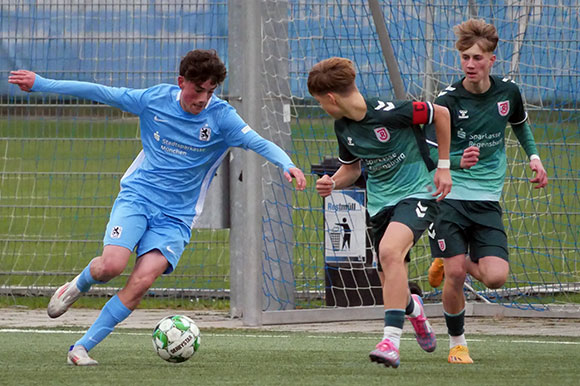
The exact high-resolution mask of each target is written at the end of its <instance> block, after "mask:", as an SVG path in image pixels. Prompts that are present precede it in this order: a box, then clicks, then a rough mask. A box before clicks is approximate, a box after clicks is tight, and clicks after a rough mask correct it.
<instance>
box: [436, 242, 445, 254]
mask: <svg viewBox="0 0 580 386" xmlns="http://www.w3.org/2000/svg"><path fill="white" fill-rule="evenodd" d="M437 244H439V249H440V250H441V252H443V251H444V250H445V249H446V248H447V246H446V245H445V239H439V240H437Z"/></svg>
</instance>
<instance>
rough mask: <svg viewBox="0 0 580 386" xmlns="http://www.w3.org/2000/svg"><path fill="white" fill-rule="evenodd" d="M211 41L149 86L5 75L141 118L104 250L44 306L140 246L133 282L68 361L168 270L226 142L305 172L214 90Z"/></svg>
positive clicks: (61, 305)
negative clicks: (172, 78)
mask: <svg viewBox="0 0 580 386" xmlns="http://www.w3.org/2000/svg"><path fill="white" fill-rule="evenodd" d="M226 73H227V71H226V67H225V65H224V64H223V62H222V61H221V60H220V58H219V57H218V55H217V53H216V52H215V51H214V50H194V51H190V52H188V53H187V55H186V56H185V57H184V58H183V60H182V61H181V63H180V67H179V77H178V78H177V82H178V86H175V85H170V84H160V85H157V86H153V87H150V88H147V89H130V88H115V87H107V86H103V85H99V84H94V83H87V82H76V81H59V80H50V79H45V78H42V77H40V76H39V75H36V74H35V73H34V72H31V71H26V70H18V71H12V72H11V75H10V76H9V80H8V81H9V82H10V83H12V84H15V85H17V86H19V87H20V89H21V90H23V91H39V92H47V93H58V94H68V95H73V96H76V97H80V98H85V99H90V100H93V101H96V102H100V103H105V104H108V105H111V106H114V107H118V108H120V109H122V110H124V111H128V112H130V113H133V114H135V115H137V116H139V118H140V125H141V142H142V144H143V150H142V151H141V152H140V153H139V155H138V156H137V158H136V159H135V160H134V161H133V163H132V164H131V166H130V167H129V169H127V171H126V172H125V175H124V176H123V178H122V179H121V191H120V192H119V195H118V196H117V199H116V200H115V204H114V205H113V209H112V210H111V215H110V219H109V223H108V224H107V229H106V233H105V238H104V248H103V253H102V255H101V256H98V257H96V258H94V259H93V260H92V261H91V262H90V263H89V264H88V265H87V267H86V268H85V269H84V270H83V271H82V272H81V273H80V274H79V275H78V276H77V277H75V278H74V279H73V280H72V281H70V282H68V283H66V284H64V285H63V286H62V287H60V288H59V289H58V290H57V291H56V292H55V293H54V295H53V296H52V298H51V300H50V303H49V305H48V315H49V316H50V317H51V318H57V317H59V316H61V315H62V314H64V313H65V312H66V311H67V310H68V308H69V307H70V306H71V305H72V304H73V303H74V302H75V301H76V300H77V299H79V297H80V296H81V295H82V294H83V293H85V292H87V291H88V290H89V289H90V288H91V286H92V285H93V284H101V283H105V282H108V281H109V280H111V279H113V278H114V277H116V276H118V275H120V274H121V273H122V272H123V270H124V269H125V267H126V265H127V263H128V262H129V258H130V256H131V253H132V251H133V250H134V249H135V247H136V255H137V261H136V263H135V266H134V268H133V272H132V273H131V275H130V277H129V279H128V281H127V284H126V285H125V287H123V288H122V289H121V290H120V291H119V292H118V293H117V294H116V295H115V296H114V297H113V298H111V299H110V300H109V301H108V302H107V303H106V304H105V306H104V307H103V309H102V311H101V313H100V314H99V316H98V318H97V320H96V321H95V322H94V323H93V325H92V326H91V327H90V328H89V330H88V331H87V333H86V334H85V335H84V336H83V337H82V338H81V339H80V340H78V341H77V342H76V343H75V344H74V345H73V346H71V348H70V350H69V352H68V357H67V362H68V363H69V364H74V365H77V366H87V365H96V364H97V361H95V360H94V359H92V358H91V357H90V356H89V355H88V351H90V350H91V349H92V348H93V347H95V346H96V345H97V344H98V343H99V342H101V341H102V340H103V339H104V338H106V337H107V336H108V335H109V334H110V333H111V332H112V331H113V329H114V327H115V326H116V325H117V324H118V323H121V322H122V321H123V320H125V318H127V317H128V316H129V315H130V314H131V312H132V311H133V310H134V309H135V308H136V307H137V305H138V304H139V302H140V301H141V298H142V297H143V295H144V294H145V293H146V292H147V291H148V290H149V288H150V287H151V285H152V284H153V282H154V281H155V280H156V279H157V278H158V277H159V276H160V275H162V274H168V273H170V272H172V271H173V270H174V269H175V267H176V266H177V263H178V262H179V258H180V256H181V254H182V253H183V251H184V249H185V246H186V245H187V243H188V242H189V240H190V238H191V228H192V227H193V225H194V224H195V221H196V219H197V218H198V217H199V215H200V214H201V210H202V207H203V202H204V199H205V196H206V193H207V190H208V187H209V184H210V183H211V180H212V178H213V176H214V174H215V170H216V169H217V168H218V166H219V165H220V163H221V162H222V160H223V159H224V157H225V155H226V153H227V150H228V148H229V147H232V146H236V147H242V148H244V149H251V150H253V151H255V152H256V153H258V154H260V155H262V156H263V157H264V158H266V159H267V160H268V161H270V162H272V163H274V164H276V165H277V166H279V167H280V168H282V169H283V170H284V175H285V177H286V179H287V180H288V181H289V182H291V181H292V178H295V179H296V187H297V189H299V190H304V188H305V186H306V180H305V178H304V174H303V173H302V171H301V170H300V169H298V168H297V167H296V166H295V165H294V164H293V163H292V160H291V159H290V158H289V157H288V155H287V154H286V153H285V152H284V151H283V150H282V149H281V148H279V147H278V146H277V145H275V144H274V143H272V142H270V141H268V140H266V139H264V138H262V137H261V136H260V135H258V133H256V132H255V131H253V130H252V129H251V128H250V127H249V126H248V125H247V124H246V123H245V122H244V121H243V119H242V118H241V117H240V116H239V115H238V113H237V112H236V110H235V109H234V108H233V107H232V106H231V105H229V104H228V103H227V102H225V101H224V100H222V99H220V98H218V97H217V96H215V95H214V91H215V89H216V88H217V87H218V86H219V85H220V84H221V83H222V82H223V81H224V79H225V77H226Z"/></svg>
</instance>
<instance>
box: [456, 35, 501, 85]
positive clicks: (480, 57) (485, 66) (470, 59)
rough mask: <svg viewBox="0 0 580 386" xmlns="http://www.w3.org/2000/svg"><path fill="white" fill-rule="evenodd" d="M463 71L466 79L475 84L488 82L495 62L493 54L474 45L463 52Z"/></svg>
mask: <svg viewBox="0 0 580 386" xmlns="http://www.w3.org/2000/svg"><path fill="white" fill-rule="evenodd" d="M460 55H461V69H462V70H463V72H464V73H465V79H466V80H467V81H468V82H470V83H474V84H480V83H482V82H487V80H488V79H489V73H490V72H491V67H492V66H493V63H494V62H495V55H494V54H493V53H492V52H485V51H483V50H482V49H481V47H479V45H477V44H474V45H473V46H471V47H470V48H468V49H466V50H465V51H461V53H460Z"/></svg>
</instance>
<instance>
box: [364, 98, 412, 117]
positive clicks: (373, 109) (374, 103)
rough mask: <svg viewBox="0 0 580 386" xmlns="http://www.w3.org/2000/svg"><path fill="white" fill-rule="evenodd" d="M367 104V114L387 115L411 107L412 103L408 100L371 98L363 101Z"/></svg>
mask: <svg viewBox="0 0 580 386" xmlns="http://www.w3.org/2000/svg"><path fill="white" fill-rule="evenodd" d="M365 101H366V104H367V112H369V113H371V114H372V113H377V114H380V113H389V112H392V111H395V110H397V111H399V110H401V109H402V108H405V107H411V106H412V105H413V101H410V100H398V99H391V98H372V99H365Z"/></svg>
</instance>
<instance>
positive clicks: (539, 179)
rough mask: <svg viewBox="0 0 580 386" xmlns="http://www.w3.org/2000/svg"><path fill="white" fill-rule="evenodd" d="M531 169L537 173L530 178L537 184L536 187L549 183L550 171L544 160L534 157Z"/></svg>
mask: <svg viewBox="0 0 580 386" xmlns="http://www.w3.org/2000/svg"><path fill="white" fill-rule="evenodd" d="M530 169H532V171H533V172H534V173H535V174H536V176H535V177H534V178H532V179H531V180H530V182H531V183H532V184H537V185H536V186H534V189H540V188H543V187H544V186H546V185H548V173H546V170H545V169H544V165H542V161H541V160H539V159H537V158H536V159H533V160H531V161H530Z"/></svg>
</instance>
